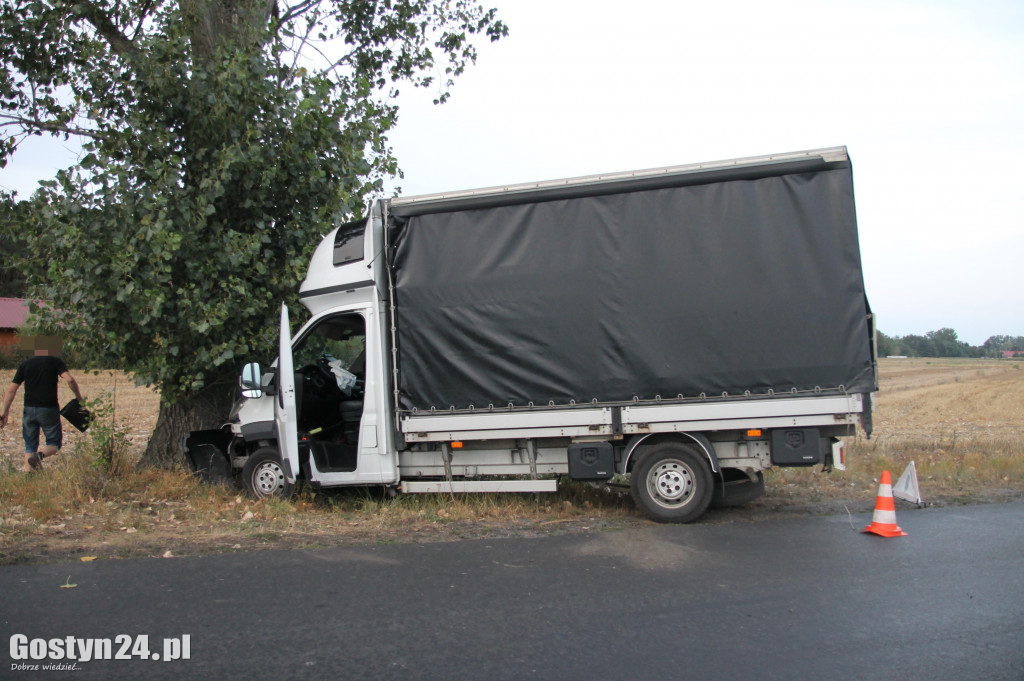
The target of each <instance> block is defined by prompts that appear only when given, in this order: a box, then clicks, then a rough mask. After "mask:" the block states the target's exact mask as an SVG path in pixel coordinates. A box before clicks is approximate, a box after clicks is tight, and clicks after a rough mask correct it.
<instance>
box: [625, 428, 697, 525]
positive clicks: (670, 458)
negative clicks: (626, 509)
mask: <svg viewBox="0 0 1024 681" xmlns="http://www.w3.org/2000/svg"><path fill="white" fill-rule="evenodd" d="M713 484H714V478H713V477H712V475H711V467H710V466H709V465H708V461H707V458H706V457H705V456H703V455H701V454H700V453H699V452H697V450H695V449H694V448H693V447H690V446H689V445H684V444H681V443H678V442H665V443H662V444H659V445H654V446H653V447H651V448H650V449H649V450H648V451H647V452H646V453H645V454H644V456H643V458H641V459H640V461H639V462H637V464H636V466H635V467H634V468H633V473H632V474H631V476H630V489H631V491H632V493H633V500H634V502H635V503H636V505H637V507H638V508H639V509H640V510H641V511H643V513H644V514H645V515H646V516H647V517H648V518H650V519H651V520H654V521H655V522H659V523H689V522H693V521H694V520H696V519H697V518H699V517H700V516H701V514H703V513H704V511H706V510H707V508H708V504H710V503H711V493H712V487H713Z"/></svg>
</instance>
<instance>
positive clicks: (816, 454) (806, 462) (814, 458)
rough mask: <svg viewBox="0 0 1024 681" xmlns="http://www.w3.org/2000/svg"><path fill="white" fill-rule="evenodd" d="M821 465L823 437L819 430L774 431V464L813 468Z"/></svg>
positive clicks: (784, 429)
mask: <svg viewBox="0 0 1024 681" xmlns="http://www.w3.org/2000/svg"><path fill="white" fill-rule="evenodd" d="M816 463H821V437H820V435H819V434H818V429H817V428H777V429H775V430H773V431H772V464H774V465H776V466H813V465H814V464H816Z"/></svg>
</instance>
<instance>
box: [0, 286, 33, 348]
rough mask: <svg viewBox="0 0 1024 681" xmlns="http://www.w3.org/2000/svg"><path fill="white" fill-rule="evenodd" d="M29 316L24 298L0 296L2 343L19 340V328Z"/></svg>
mask: <svg viewBox="0 0 1024 681" xmlns="http://www.w3.org/2000/svg"><path fill="white" fill-rule="evenodd" d="M27 317H28V304H27V301H26V300H25V299H24V298H0V345H11V344H14V343H17V342H18V328H19V327H20V326H21V325H22V324H24V323H25V319H26V318H27Z"/></svg>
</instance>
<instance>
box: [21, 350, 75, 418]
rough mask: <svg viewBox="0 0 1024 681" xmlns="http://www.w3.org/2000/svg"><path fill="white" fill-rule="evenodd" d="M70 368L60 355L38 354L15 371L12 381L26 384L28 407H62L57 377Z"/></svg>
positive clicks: (26, 404)
mask: <svg viewBox="0 0 1024 681" xmlns="http://www.w3.org/2000/svg"><path fill="white" fill-rule="evenodd" d="M67 370H68V365H67V364H65V363H64V360H62V359H61V358H60V357H53V356H50V355H38V356H36V357H31V358H29V359H26V360H25V361H24V362H22V363H21V366H19V367H18V370H17V371H16V372H14V378H13V379H11V382H12V383H17V384H18V385H21V384H22V383H24V384H25V406H26V407H53V408H56V409H59V408H60V402H58V401H57V379H58V378H60V375H61V374H63V373H64V372H65V371H67Z"/></svg>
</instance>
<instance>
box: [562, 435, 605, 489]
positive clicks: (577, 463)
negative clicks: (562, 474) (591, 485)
mask: <svg viewBox="0 0 1024 681" xmlns="http://www.w3.org/2000/svg"><path fill="white" fill-rule="evenodd" d="M613 475H615V450H614V449H613V448H612V443H610V442H575V443H573V444H571V445H569V477H570V478H572V479H573V480H608V479H610V478H611V477H612V476H613Z"/></svg>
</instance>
